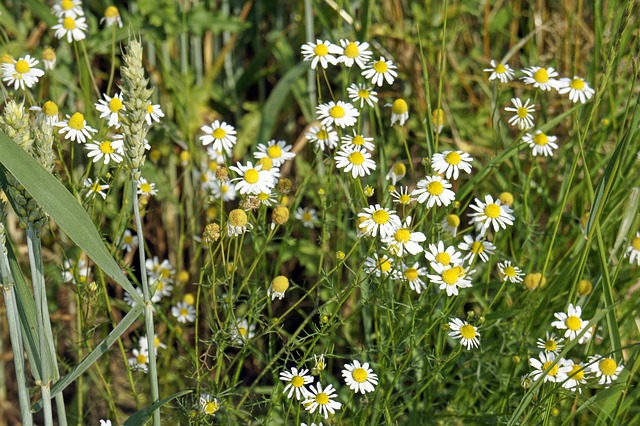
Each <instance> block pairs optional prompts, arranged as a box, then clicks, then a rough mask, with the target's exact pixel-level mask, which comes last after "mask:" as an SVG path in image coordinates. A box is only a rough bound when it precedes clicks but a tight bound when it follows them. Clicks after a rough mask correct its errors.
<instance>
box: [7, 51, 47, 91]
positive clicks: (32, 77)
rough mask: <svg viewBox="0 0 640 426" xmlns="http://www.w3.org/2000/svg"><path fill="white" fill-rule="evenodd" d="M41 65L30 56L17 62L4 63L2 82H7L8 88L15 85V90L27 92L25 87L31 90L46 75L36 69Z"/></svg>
mask: <svg viewBox="0 0 640 426" xmlns="http://www.w3.org/2000/svg"><path fill="white" fill-rule="evenodd" d="M39 63H40V62H39V61H38V60H36V59H35V58H32V57H31V56H29V55H26V56H25V57H24V58H20V59H18V60H17V61H13V62H9V63H4V64H2V81H4V82H6V84H7V86H11V85H13V89H14V90H18V87H19V88H20V89H22V90H25V86H26V87H27V88H31V87H32V86H33V85H34V84H36V83H37V82H38V79H39V78H40V77H42V76H43V75H44V71H42V70H41V69H40V68H35V66H36V65H38V64H39Z"/></svg>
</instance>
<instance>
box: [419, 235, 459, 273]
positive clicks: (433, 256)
mask: <svg viewBox="0 0 640 426" xmlns="http://www.w3.org/2000/svg"><path fill="white" fill-rule="evenodd" d="M424 257H425V259H427V260H428V261H429V262H430V264H431V267H432V268H434V269H435V265H439V266H449V265H453V266H457V265H460V264H461V263H462V254H461V253H460V252H459V251H457V250H456V248H455V247H454V246H448V247H446V248H445V246H444V242H442V241H438V244H429V249H428V250H425V251H424Z"/></svg>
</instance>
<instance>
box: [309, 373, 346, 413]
mask: <svg viewBox="0 0 640 426" xmlns="http://www.w3.org/2000/svg"><path fill="white" fill-rule="evenodd" d="M337 396H338V395H337V392H336V389H335V388H334V387H333V385H327V386H326V387H325V388H323V387H322V385H321V384H320V382H317V383H316V387H314V386H313V385H311V386H310V387H309V389H308V391H307V395H306V397H305V400H304V401H302V405H303V406H304V409H305V410H307V411H308V412H310V413H314V412H315V411H316V410H318V412H319V413H320V414H322V415H324V418H325V419H328V418H329V413H331V414H335V412H336V410H339V409H340V408H342V404H341V403H339V402H338V401H334V399H335V398H336V397H337Z"/></svg>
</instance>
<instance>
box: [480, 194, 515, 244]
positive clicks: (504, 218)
mask: <svg viewBox="0 0 640 426" xmlns="http://www.w3.org/2000/svg"><path fill="white" fill-rule="evenodd" d="M469 207H471V209H473V210H475V213H469V217H471V223H475V224H476V229H477V230H478V231H479V232H480V236H484V235H485V234H486V233H487V230H488V229H489V228H490V227H491V226H492V225H493V230H494V231H495V232H498V231H499V230H500V228H502V229H507V225H513V221H514V220H515V217H514V216H513V215H512V214H511V213H512V212H513V210H511V207H509V206H507V205H506V204H502V202H501V201H500V200H499V199H496V200H495V201H494V200H493V197H492V196H491V195H488V194H487V195H485V197H484V202H482V201H481V200H480V199H478V198H476V199H475V204H471V205H470V206H469Z"/></svg>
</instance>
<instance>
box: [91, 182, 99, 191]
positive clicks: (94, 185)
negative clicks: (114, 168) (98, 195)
mask: <svg viewBox="0 0 640 426" xmlns="http://www.w3.org/2000/svg"><path fill="white" fill-rule="evenodd" d="M101 190H102V188H100V181H96V182H95V183H94V184H93V185H92V186H91V192H100V191H101Z"/></svg>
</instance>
